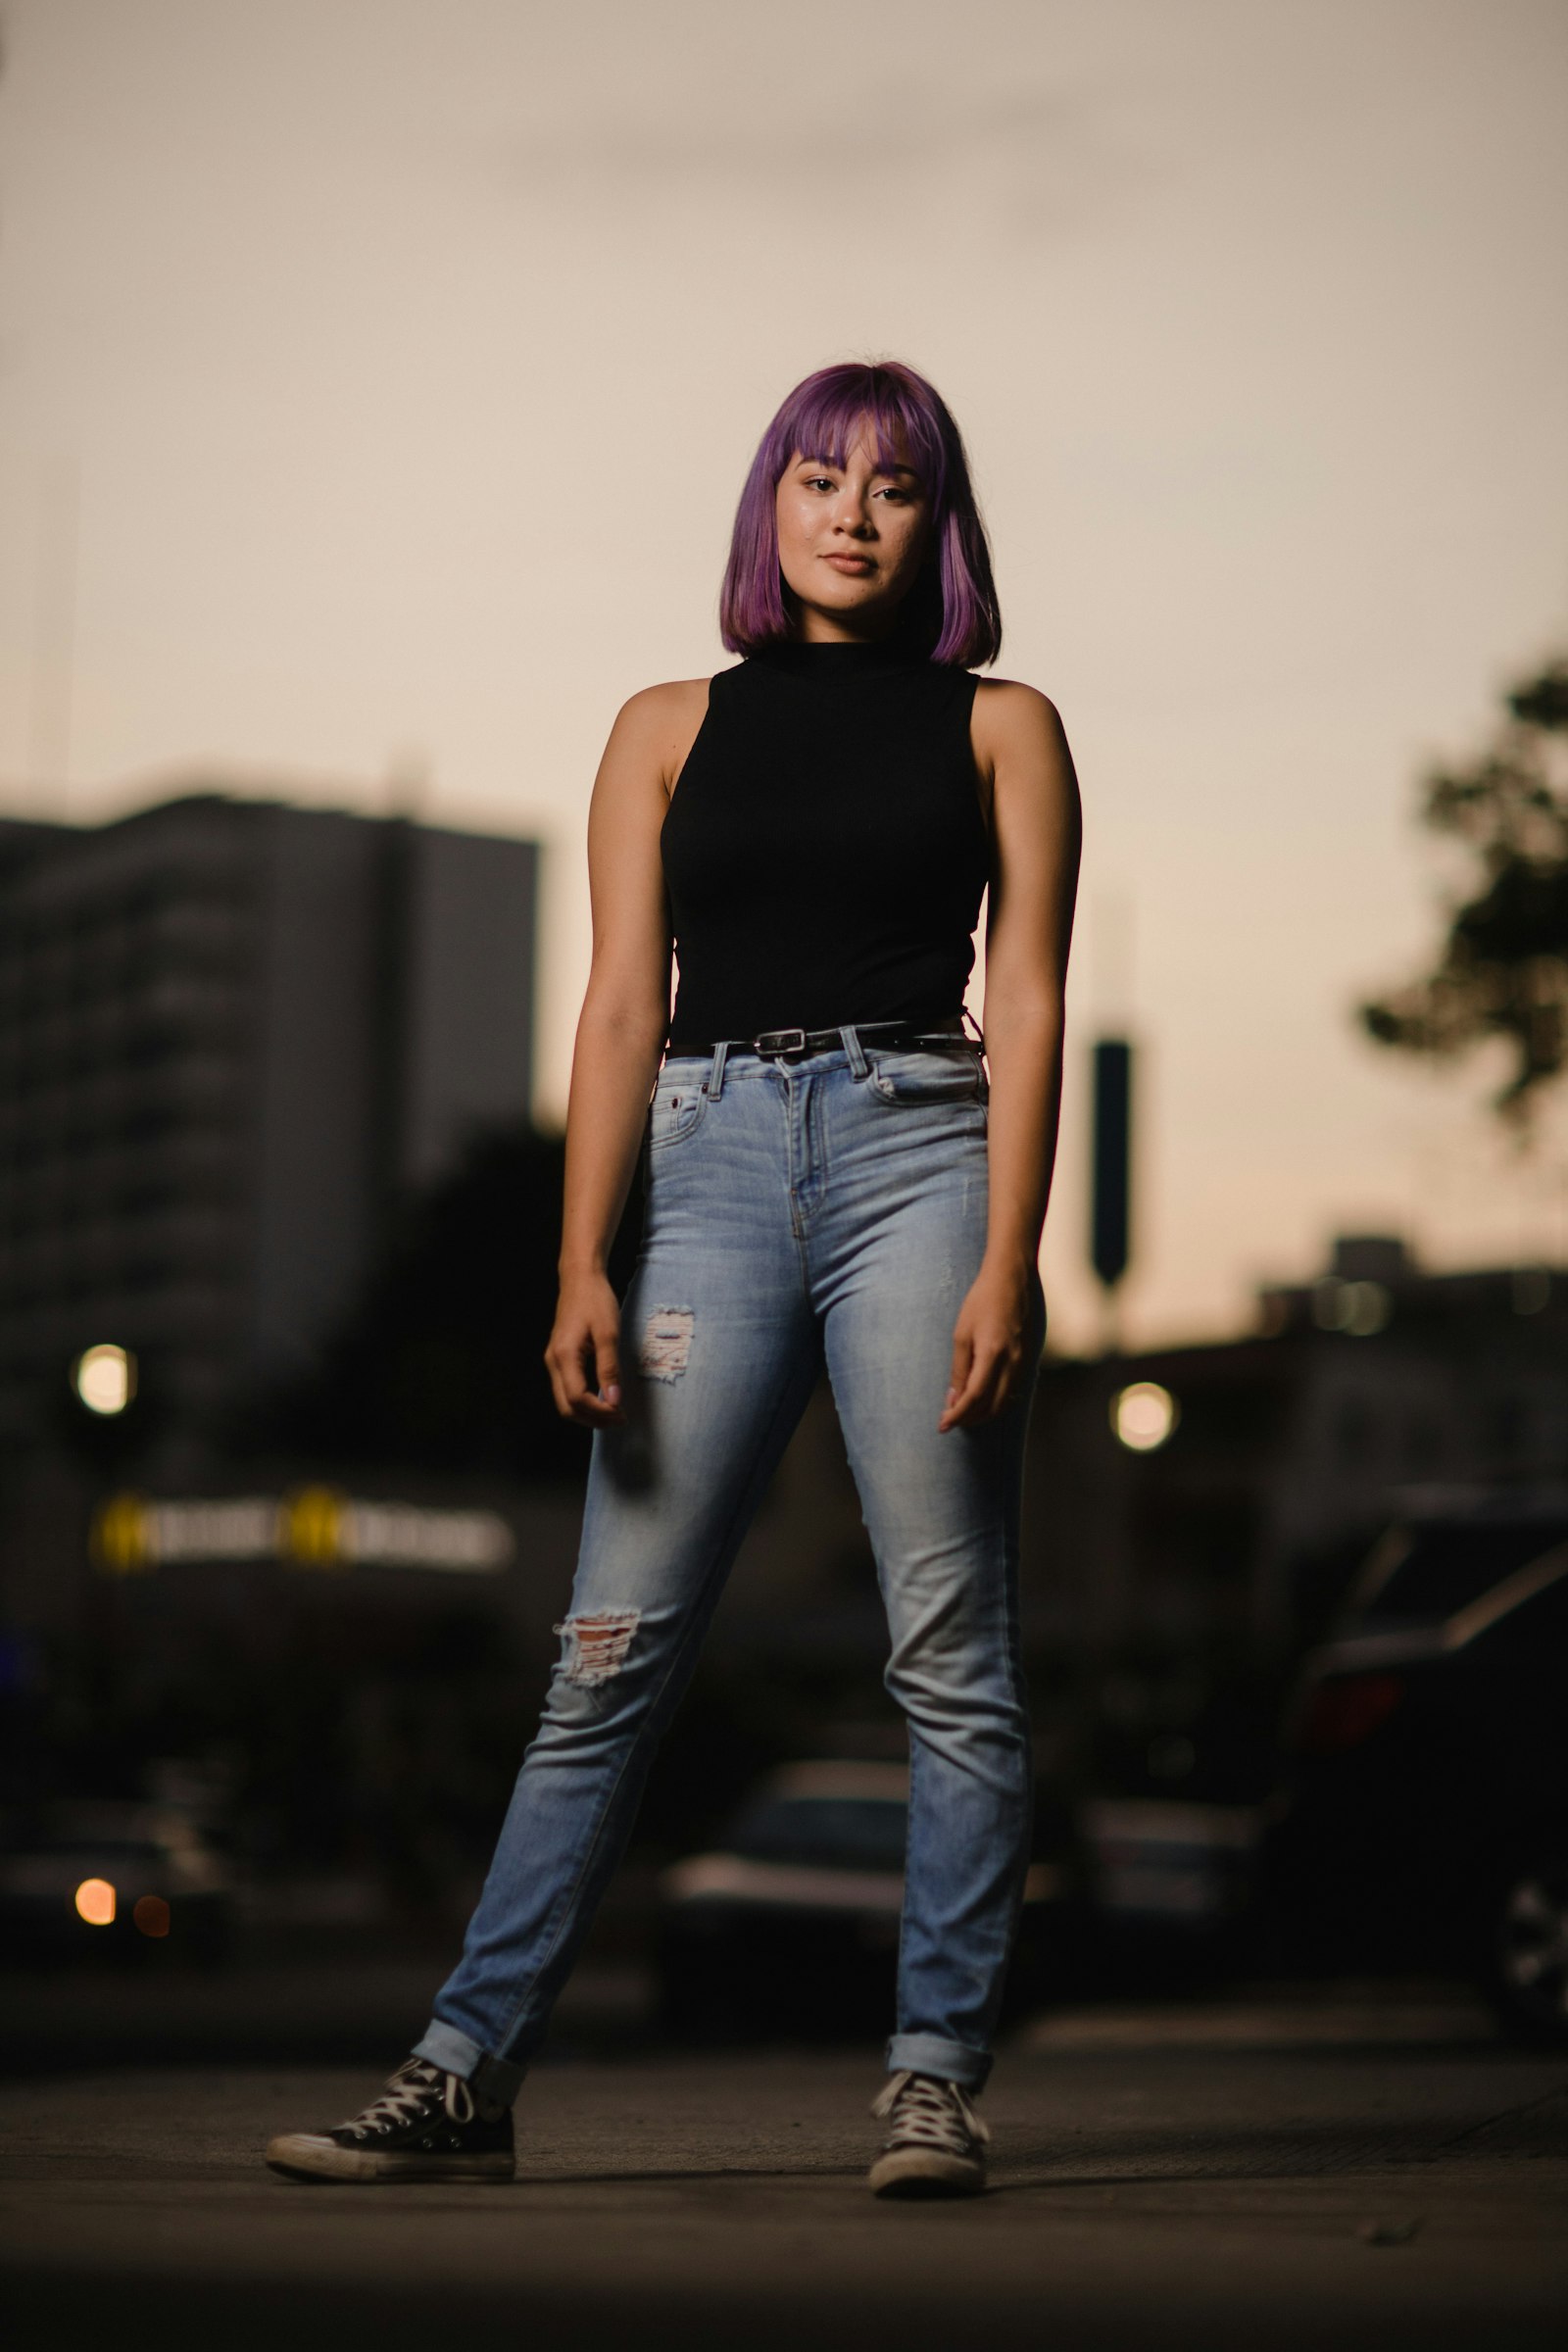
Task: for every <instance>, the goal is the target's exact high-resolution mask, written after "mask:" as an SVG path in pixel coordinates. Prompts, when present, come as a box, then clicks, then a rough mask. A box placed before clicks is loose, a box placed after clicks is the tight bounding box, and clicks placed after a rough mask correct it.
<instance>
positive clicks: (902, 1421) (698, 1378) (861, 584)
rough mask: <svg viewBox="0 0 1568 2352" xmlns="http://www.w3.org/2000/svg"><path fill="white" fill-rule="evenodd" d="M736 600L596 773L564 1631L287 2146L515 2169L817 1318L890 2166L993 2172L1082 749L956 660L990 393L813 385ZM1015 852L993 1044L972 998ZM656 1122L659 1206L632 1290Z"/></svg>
mask: <svg viewBox="0 0 1568 2352" xmlns="http://www.w3.org/2000/svg"><path fill="white" fill-rule="evenodd" d="M721 617H722V623H723V638H724V643H725V645H726V647H727V648H728V649H729V650H730V651H731V652H733V653H739V654H741V655H743V656H744V657H745V659H744V660H743V661H742V662H740V663H739V664H738V665H737V666H736V667H734V668H731V669H728V670H724V671H721V672H720V673H719V675H718V676H716V677H714V678H712V679H693V680H690V681H687V682H685V683H682V684H678V685H666V686H656V687H651V688H649V689H648V690H647V691H646V692H644V693H641V694H637V695H634V696H633V697H632V699H631V701H630V702H629V703H628V704H627V705H626V706H625V708H624V709H623V710H622V711H621V712H620V714H619V716H618V717H617V718H616V720H615V724H614V727H613V731H612V734H611V737H610V742H609V745H608V748H607V749H606V752H605V756H604V760H603V762H602V764H601V767H600V770H599V776H598V780H597V782H596V784H595V787H594V795H593V803H592V808H591V810H590V814H589V826H588V858H589V871H590V880H591V885H592V898H593V918H594V949H593V964H592V971H591V975H590V978H589V983H588V990H587V996H586V999H585V1001H584V1004H583V1009H582V1016H581V1019H580V1021H579V1024H578V1029H577V1042H576V1053H575V1058H574V1061H573V1065H572V1078H571V1097H570V1107H569V1112H568V1118H567V1129H566V1175H565V1215H564V1237H563V1245H562V1255H561V1297H560V1305H559V1308H558V1311H557V1315H556V1322H555V1328H554V1330H553V1331H552V1333H551V1336H550V1344H549V1347H548V1348H547V1350H546V1362H547V1363H548V1365H549V1370H550V1379H551V1383H552V1386H553V1388H554V1391H555V1399H556V1404H557V1407H558V1409H559V1410H560V1411H561V1412H562V1413H563V1414H564V1415H566V1416H568V1417H569V1418H570V1419H572V1420H573V1421H576V1422H579V1423H581V1424H582V1425H583V1426H584V1427H586V1428H588V1429H591V1430H592V1431H593V1432H594V1442H593V1447H592V1458H591V1464H590V1469H589V1478H588V1494H587V1503H586V1509H585V1513H584V1520H583V1531H582V1544H581V1550H580V1554H579V1558H578V1565H577V1574H576V1582H575V1585H574V1588H573V1593H572V1602H571V1610H570V1613H569V1615H568V1616H567V1618H566V1620H565V1622H564V1625H563V1626H562V1627H561V1628H560V1629H559V1630H560V1631H561V1633H562V1635H563V1638H564V1639H563V1652H562V1657H561V1661H560V1663H559V1665H558V1666H557V1668H556V1672H555V1676H554V1679H553V1681H552V1684H551V1690H550V1695H549V1700H548V1702H547V1705H546V1708H545V1712H544V1717H543V1721H542V1723H541V1726H540V1730H539V1734H538V1737H537V1738H536V1740H534V1742H533V1744H532V1746H531V1747H530V1748H529V1750H528V1752H527V1755H526V1757H525V1759H524V1762H523V1766H522V1770H521V1772H520V1774H519V1776H518V1779H517V1785H516V1789H515V1794H514V1797H513V1801H512V1805H511V1809H510V1811H509V1813H508V1815H507V1820H506V1824H505V1827H504V1828H503V1830H502V1834H501V1839H500V1843H499V1846H498V1849H497V1852H496V1857H495V1861H494V1863H493V1865H492V1868H491V1871H490V1874H489V1877H488V1879H487V1881H486V1884H485V1887H484V1891H483V1893H482V1895H481V1897H480V1900H479V1903H478V1907H477V1909H476V1910H475V1912H474V1915H473V1919H472V1921H471V1922H470V1925H469V1928H468V1933H467V1937H466V1943H465V1947H464V1952H463V1957H462V1959H461V1960H460V1962H459V1964H458V1967H457V1969H456V1970H455V1972H454V1973H453V1975H452V1976H451V1978H450V1979H449V1980H448V1982H447V1984H446V1985H444V1986H443V1987H442V1990H441V1992H440V1993H439V1994H438V1995H437V1998H436V2002H435V2015H434V2018H433V2020H432V2023H431V2025H430V2029H429V2031H428V2033H427V2034H425V2036H424V2038H423V2040H422V2041H420V2042H419V2044H418V2046H417V2049H416V2051H415V2053H414V2055H413V2057H412V2058H410V2059H409V2060H407V2061H406V2062H405V2064H404V2065H403V2066H402V2067H401V2068H399V2070H398V2072H397V2073H396V2074H395V2075H394V2076H393V2077H392V2078H391V2081H390V2082H389V2083H388V2085H387V2088H386V2091H385V2093H384V2094H383V2095H382V2096H381V2097H380V2098H378V2099H376V2100H374V2101H373V2102H372V2103H371V2104H370V2105H369V2106H368V2108H367V2109H366V2110H365V2111H364V2113H363V2114H362V2115H360V2116H358V2117H356V2118H355V2119H354V2120H353V2121H352V2122H350V2123H347V2124H344V2125H340V2126H339V2127H337V2129H336V2130H334V2131H324V2132H314V2133H291V2134H287V2135H285V2136H284V2137H282V2138H280V2139H276V2140H274V2141H273V2142H272V2143H271V2145H270V2148H269V2150H268V2157H269V2161H270V2163H271V2164H273V2165H274V2166H276V2167H277V2168H278V2169H279V2170H281V2171H284V2172H288V2173H292V2174H298V2175H308V2176H326V2177H329V2178H333V2179H340V2180H408V2179H411V2178H412V2179H447V2178H454V2177H462V2178H475V2177H477V2178H492V2177H500V2178H510V2176H511V2174H512V2172H513V2138H512V2116H511V2104H512V2101H513V2099H514V2098H515V2095H516V2091H517V2089H518V2086H519V2084H520V2083H521V2082H522V2078H523V2074H524V2072H525V2069H526V2065H527V2061H528V2058H529V2056H530V2054H531V2053H532V2052H533V2050H534V2049H535V2048H536V2047H537V2046H538V2043H539V2041H540V2040H541V2038H542V2036H543V2034H544V2031H545V2027H546V2023H547V2020H548V2018H549V2014H550V2009H551V2004H552V2002H553V2001H554V1999H555V1996H556V1994H557V1993H558V1992H559V1991H560V1989H561V1986H562V1985H563V1983H564V1980H565V1978H566V1976H567V1974H568V1972H569V1970H570V1967H571V1963H572V1960H573V1957H574V1956H575V1954H576V1952H577V1950H578V1948H579V1946H580V1944H581V1941H582V1938H583V1936H584V1933H585V1931H586V1929H587V1926H588V1923H589V1920H590V1918H591V1916H592V1912H593V1908H594V1905H595V1903H596V1901H597V1899H598V1897H599V1895H600V1894H601V1892H602V1891H603V1889H604V1887H605V1885H606V1882H607V1881H608V1880H609V1878H610V1876H611V1874H612V1872H613V1869H614V1866H615V1863H616V1861H617V1859H618V1857H619V1855H620V1852H621V1850H622V1847H623V1845H624V1842H625V1839H626V1836H627V1834H628V1831H629V1829H630V1826H631V1822H632V1819H633V1816H634V1813H635V1810H636V1805H637V1800H638V1796H639V1793H640V1790H641V1788H642V1784H643V1780H644V1777H645V1775H646V1771H647V1767H648V1763H649V1760H650V1757H651V1755H652V1753H653V1750H654V1747H655V1745H656V1743H657V1740H658V1738H659V1735H660V1733H661V1731H662V1728H663V1726H664V1724H665V1722H666V1721H667V1720H668V1717H669V1715H670V1713H671V1711H672V1710H673V1708H674V1706H675V1703H676V1701H677V1699H678V1698H679V1696H680V1694H681V1691H682V1690H683V1689H684V1687H685V1684H686V1682H687V1680H688V1678H689V1675H690V1673H691V1669H692V1666H693V1664H694V1661H695V1659H696V1656H697V1652H698V1648H699V1645H700V1642H701V1640H702V1637H703V1634H704V1632H705V1630H706V1628H707V1625H708V1622H709V1619H710V1617H711V1613H712V1610H713V1607H714V1604H715V1603H716V1601H717V1598H718V1594H719V1592H720V1589H721V1587H722V1585H723V1582H724V1578H725V1575H726V1573H727V1571H728V1569H729V1566H730V1562H731V1560H732V1559H733V1557H734V1555H735V1552H736V1550H737V1548H738V1546H739V1544H740V1541H741V1538H742V1536H743V1535H744V1533H745V1531H746V1528H747V1525H748V1523H749V1521H750V1519H751V1516H752V1513H753V1511H754V1509H755V1508H756V1505H757V1503H758V1501H759V1500H760V1496H761V1495H762V1492H763V1490H764V1488H765V1487H766V1485H767V1482H768V1478H769V1476H770V1475H771V1473H772V1470H773V1468H774V1466H775V1464H776V1463H777V1461H778V1459H779V1456H780V1454H781V1453H782V1451H783V1449H784V1446H785V1445H786V1443H787V1442H788V1439H789V1437H790V1434H791V1432H792V1431H793V1429H794V1427H795V1425H796V1423H797V1421H798V1420H799V1418H800V1415H801V1412H802V1410H803V1408H804V1406H805V1404H806V1401H807V1398H808V1397H809V1394H810V1391H811V1388H812V1386H813V1384H814V1381H815V1379H816V1377H817V1373H818V1370H819V1367H820V1366H821V1365H822V1363H823V1362H824V1361H825V1363H826V1367H827V1370H828V1374H829V1377H830V1379H831V1381H832V1385H833V1392H834V1397H835V1399H836V1402H837V1406H838V1411H839V1416H840V1420H841V1423H842V1426H843V1431H844V1436H845V1441H846V1444H847V1446H848V1450H849V1455H850V1460H851V1464H852V1466H853V1469H854V1472H855V1476H856V1479H857V1482H858V1488H859V1493H860V1497H861V1501H862V1505H863V1508H864V1514H865V1519H866V1523H867V1526H868V1527H869V1530H870V1533H871V1540H872V1544H873V1546H874V1549H875V1552H876V1559H877V1570H878V1576H879V1579H880V1583H881V1587H882V1593H883V1598H884V1601H885V1604H886V1608H887V1614H888V1621H889V1629H890V1634H891V1638H892V1655H891V1659H890V1662H889V1665H888V1669H887V1678H886V1679H887V1683H888V1687H889V1689H890V1690H891V1691H892V1692H893V1694H894V1696H895V1697H896V1698H897V1699H898V1701H899V1702H900V1704H901V1705H902V1706H903V1708H904V1710H905V1713H906V1715H907V1721H908V1730H909V1748H910V1796H909V1843H908V1860H907V1876H906V1897H905V1911H904V1924H903V1934H902V1939H901V1945H900V1958H899V1995H898V2021H897V2031H896V2032H895V2034H894V2035H893V2038H892V2040H891V2041H890V2042H889V2044H888V2052H887V2063H888V2071H889V2081H888V2083H887V2085H886V2087H885V2089H884V2091H883V2093H882V2096H881V2097H880V2098H879V2099H878V2100H877V2102H876V2112H877V2113H879V2114H881V2115H883V2116H885V2117H886V2119H887V2125H888V2130H887V2135H886V2140H885V2143H884V2146H883V2149H882V2153H881V2155H880V2156H879V2158H878V2159H877V2161H876V2163H875V2164H874V2165H873V2167H872V2170H871V2174H870V2184H871V2186H872V2187H873V2188H874V2189H875V2190H877V2191H878V2192H879V2193H883V2194H892V2195H898V2194H930V2193H939V2194H941V2193H962V2192H966V2191H972V2190H974V2189H977V2188H979V2187H980V2186H981V2185H982V2184H983V2180H984V2154H983V2143H984V2141H985V2138H986V2131H985V2127H984V2125H983V2124H982V2122H981V2121H980V2118H979V2117H978V2115H977V2114H976V2112H975V2109H974V2106H973V2103H972V2102H973V2099H974V2096H975V2094H976V2093H977V2092H978V2091H979V2090H980V2088H981V2086H982V2084H983V2083H984V2082H985V2079H986V2075H987V2073H988V2072H989V2069H990V2065H991V2050H990V2044H991V2035H992V2032H993V2029H994V2027H995V2023H996V2017H997V2011H998V2005H999V2002H1000V1998H1001V1993H1002V1987H1003V1979H1004V1975H1005V1968H1006V1962H1007V1957H1008V1952H1009V1948H1010V1945H1011V1941H1012V1937H1013V1934H1014V1931H1015V1928H1016V1924H1017V1916H1018V1906H1019V1902H1020V1899H1021V1892H1022V1886H1023V1878H1024V1872H1025V1868H1026V1857H1027V1850H1028V1836H1029V1802H1030V1762H1029V1736H1028V1717H1027V1714H1026V1711H1025V1705H1024V1694H1023V1687H1022V1679H1021V1674H1020V1669H1019V1659H1018V1634H1017V1611H1016V1599H1015V1583H1016V1565H1017V1529H1018V1507H1019V1495H1020V1489H1021V1482H1022V1454H1023V1441H1024V1431H1025V1424H1026V1421H1027V1417H1028V1411H1029V1404H1030V1399H1031V1396H1032V1392H1033V1385H1034V1378H1035V1372H1036V1367H1037V1365H1038V1362H1039V1357H1040V1352H1041V1348H1042V1345H1043V1341H1044V1331H1045V1307H1044V1300H1043V1299H1042V1297H1041V1290H1040V1277H1039V1273H1038V1270H1037V1257H1038V1251H1039V1243H1040V1233H1041V1227H1042V1223H1043V1220H1044V1217H1045V1210H1046V1200H1047V1195H1048V1192H1049V1189H1050V1182H1051V1169H1052V1161H1053V1157H1054V1149H1055V1134H1056V1116H1057V1102H1058V1097H1059V1091H1060V1071H1061V1030H1062V991H1063V984H1064V976H1065V968H1066V961H1067V944H1068V935H1069V931H1070V927H1071V917H1072V904H1073V895H1074V889H1075V885H1076V875H1077V859H1078V807H1077V790H1076V785H1075V782H1074V778H1073V771H1072V763H1071V760H1070V758H1069V756H1068V752H1067V747H1066V743H1065V741H1064V739H1063V736H1062V732H1061V728H1060V724H1059V722H1058V720H1057V717H1056V713H1055V711H1054V709H1053V708H1052V706H1051V704H1050V703H1049V702H1048V701H1047V700H1046V699H1045V697H1044V696H1043V695H1041V694H1038V693H1036V692H1035V691H1034V690H1033V689H1032V688H1031V687H1028V686H1021V685H1015V684H1011V683H1008V682H1006V681H1004V680H1002V679H987V680H984V681H981V680H977V679H976V678H975V677H974V676H973V675H972V673H971V671H970V668H969V667H968V664H970V663H973V662H992V661H994V660H995V658H996V654H997V650H998V646H999V642H1000V637H1001V622H1000V617H999V614H998V609H997V601H996V594H995V590H994V588H993V585H992V577H991V564H990V557H989V552H988V549H987V545H986V538H985V532H984V529H983V526H982V524H981V521H980V517H979V515H978V512H977V510H976V506H975V501H974V494H973V491H972V489H971V486H970V482H969V475H968V469H967V466H966V463H965V459H964V453H963V447H962V444H961V442H960V440H959V436H958V432H957V428H956V425H955V423H954V421H953V418H952V417H951V416H950V415H949V412H948V410H947V409H946V407H945V406H944V405H943V403H942V401H941V400H940V399H939V398H938V396H937V394H936V392H935V391H934V390H933V389H932V387H931V386H930V385H929V384H928V383H926V382H925V381H924V380H923V378H921V377H920V376H918V375H916V374H915V373H914V372H913V370H912V369H910V368H905V367H902V366H898V365H894V364H891V363H890V364H886V365H883V366H880V367H859V366H847V367H839V368H824V369H822V370H821V371H820V372H819V373H817V374H815V375H812V376H809V377H808V378H807V380H806V381H805V382H804V383H802V384H800V385H799V386H798V387H797V388H796V390H795V391H793V392H792V393H791V394H790V396H789V398H788V399H787V400H786V401H785V403H784V405H783V407H782V408H781V409H780V411H779V413H778V415H777V416H776V417H774V419H773V422H772V423H771V425H770V426H769V427H768V430H767V432H766V434H765V435H764V437H763V440H762V443H761V446H760V450H759V452H758V455H757V459H756V462H755V464H754V465H753V467H752V471H751V474H750V476H749V478H748V480H747V483H746V487H745V490H744V492H743V494H742V498H741V503H740V509H739V512H738V515H737V516H736V522H735V531H734V539H733V544H732V547H731V551H730V559H729V566H728V570H727V573H726V575H725V580H724V588H723V597H722V607H721ZM987 884H989V886H990V893H991V896H990V912H989V920H988V927H987V933H986V1028H987V1031H988V1033H989V1036H988V1039H987V1040H986V1041H982V1043H983V1044H984V1045H985V1050H986V1054H987V1057H988V1059H989V1064H990V1069H989V1074H988V1071H987V1067H986V1062H985V1061H983V1060H982V1058H981V1053H980V1050H979V1049H978V1048H977V1047H976V1046H975V1045H973V1044H971V1043H970V1042H969V1040H968V1039H967V1038H966V1037H965V1036H964V1032H963V992H964V986H965V983H966V981H967V979H968V976H969V972H970V968H971V963H972V959H973V948H972V933H973V931H974V928H975V925H976V923H977V922H978V919H979V909H980V901H981V894H982V892H983V891H984V889H985V888H986V886H987ZM672 947H673V948H674V949H675V951H676V952H677V955H678V961H679V972H680V980H679V989H678V993H677V996H676V1001H675V1007H674V1012H673V1016H672V1017H670V1016H669V976H670V956H671V950H672ZM782 1024H790V1026H787V1027H786V1026H783V1025H782ZM650 1094H651V1096H652V1100H651V1102H650ZM639 1151H641V1152H642V1153H643V1156H644V1168H645V1172H646V1190H647V1215H646V1226H645V1236H644V1240H643V1244H642V1250H641V1253H640V1255H639V1257H638V1260H637V1264H636V1267H635V1270H634V1272H633V1274H632V1277H631V1281H630V1283H629V1285H628V1287H627V1291H626V1295H625V1298H624V1300H623V1301H619V1302H617V1300H616V1298H615V1295H614V1292H613V1289H612V1287H611V1284H610V1282H609V1279H608V1277H607V1274H606V1262H607V1256H608V1252H609V1249H610V1245H611V1242H612V1239H613V1235H614V1232H615V1229H616V1226H617V1223H618V1221H619V1218H620V1214H621V1210H622V1206H623V1204H624V1201H625V1199H626V1195H627V1192H628V1189H629V1187H630V1183H631V1178H632V1174H633V1170H634V1166H635V1163H636V1161H637V1157H638V1153H639Z"/></svg>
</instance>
